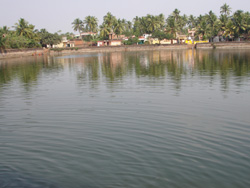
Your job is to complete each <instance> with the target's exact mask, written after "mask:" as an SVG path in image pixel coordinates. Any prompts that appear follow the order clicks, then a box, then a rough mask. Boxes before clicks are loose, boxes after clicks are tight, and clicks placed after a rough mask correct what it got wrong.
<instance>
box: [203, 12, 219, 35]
mask: <svg viewBox="0 0 250 188" xmlns="http://www.w3.org/2000/svg"><path fill="white" fill-rule="evenodd" d="M206 20H207V24H208V27H207V29H208V31H207V34H208V33H209V35H210V37H214V36H216V35H217V34H218V26H219V21H218V19H217V16H216V15H215V14H214V13H213V11H209V13H208V14H206Z"/></svg>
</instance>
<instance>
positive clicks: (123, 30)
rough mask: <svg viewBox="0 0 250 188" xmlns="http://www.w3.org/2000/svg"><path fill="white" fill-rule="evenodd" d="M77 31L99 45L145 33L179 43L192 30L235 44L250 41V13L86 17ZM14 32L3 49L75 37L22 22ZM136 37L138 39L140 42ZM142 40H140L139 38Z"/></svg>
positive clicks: (0, 35) (6, 33) (225, 8)
mask: <svg viewBox="0 0 250 188" xmlns="http://www.w3.org/2000/svg"><path fill="white" fill-rule="evenodd" d="M72 27H73V30H74V31H77V32H78V33H79V34H80V33H81V32H93V33H97V35H92V36H89V37H88V38H85V39H84V40H89V41H97V40H105V39H108V36H109V34H110V33H111V32H113V33H115V34H117V35H125V36H127V37H129V41H130V42H131V43H136V42H137V41H138V40H136V39H134V38H132V36H136V37H139V36H141V35H143V34H144V33H147V34H152V37H155V38H159V39H160V40H161V39H164V38H166V39H176V37H177V34H186V35H187V34H188V29H195V30H196V32H195V40H198V39H199V36H202V38H203V39H204V40H208V39H212V38H213V37H215V36H217V35H218V34H220V35H222V36H223V37H224V38H225V39H226V40H234V39H235V38H238V37H244V38H245V39H249V38H250V13H249V12H244V11H242V10H237V11H235V12H234V13H232V11H231V7H230V6H229V5H227V4H224V5H222V6H221V7H220V15H219V16H217V15H216V14H215V13H214V12H213V11H209V12H208V13H206V14H204V15H199V16H198V17H195V16H193V15H190V16H187V15H185V14H183V15H181V13H180V10H178V9H175V10H174V11H173V12H172V13H171V14H170V15H169V16H168V17H167V18H165V16H164V15H163V14H159V15H151V14H148V15H146V16H142V17H138V16H136V17H135V18H134V19H133V20H132V21H129V20H126V19H117V18H116V17H115V16H114V15H112V13H110V12H108V13H107V14H106V15H105V16H104V17H103V22H102V23H101V24H100V25H98V19H97V18H96V17H95V16H86V17H85V18H84V19H83V20H81V19H80V18H76V19H75V20H74V21H73V22H72ZM13 28H14V30H10V28H8V27H7V26H3V27H0V48H34V47H45V46H47V45H51V46H52V45H53V44H58V43H60V41H61V40H62V36H66V37H67V39H72V38H73V33H69V32H68V33H65V34H59V33H60V32H56V33H49V32H48V31H47V30H46V29H41V30H37V29H35V26H34V25H32V24H29V23H28V22H27V21H26V20H25V19H23V18H21V19H20V20H18V22H17V23H16V24H15V26H13ZM136 37H135V38H136ZM137 39H138V38H137Z"/></svg>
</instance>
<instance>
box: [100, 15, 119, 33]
mask: <svg viewBox="0 0 250 188" xmlns="http://www.w3.org/2000/svg"><path fill="white" fill-rule="evenodd" d="M103 21H104V24H105V25H107V27H108V28H109V29H110V30H113V28H114V24H115V23H116V21H117V20H116V17H115V16H113V15H112V14H111V13H110V12H108V13H107V14H106V15H105V16H104V17H103Z"/></svg>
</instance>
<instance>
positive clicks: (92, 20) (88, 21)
mask: <svg viewBox="0 0 250 188" xmlns="http://www.w3.org/2000/svg"><path fill="white" fill-rule="evenodd" d="M84 23H85V25H86V30H87V31H91V32H97V27H98V20H97V18H96V17H95V16H87V17H85V19H84Z"/></svg>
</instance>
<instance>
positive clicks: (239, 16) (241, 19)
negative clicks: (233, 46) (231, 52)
mask: <svg viewBox="0 0 250 188" xmlns="http://www.w3.org/2000/svg"><path fill="white" fill-rule="evenodd" d="M232 21H233V25H234V34H235V37H239V36H240V35H241V34H243V33H244V32H246V30H247V23H246V19H245V14H244V13H243V11H242V10H237V11H236V12H235V13H234V15H233V18H232Z"/></svg>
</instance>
